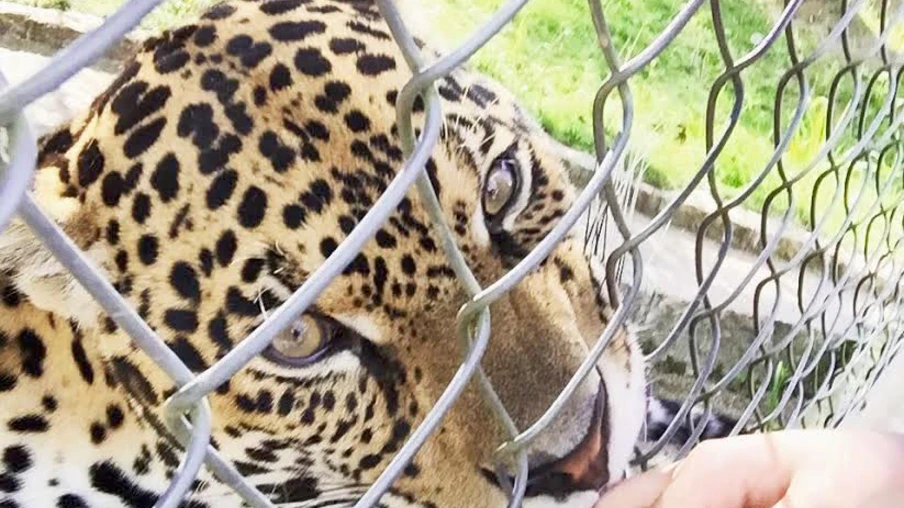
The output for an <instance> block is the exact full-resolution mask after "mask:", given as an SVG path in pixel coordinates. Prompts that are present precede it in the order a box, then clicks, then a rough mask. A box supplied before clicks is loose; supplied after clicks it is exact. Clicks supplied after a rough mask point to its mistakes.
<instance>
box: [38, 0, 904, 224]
mask: <svg viewBox="0 0 904 508" xmlns="http://www.w3.org/2000/svg"><path fill="white" fill-rule="evenodd" d="M26 1H31V2H32V3H34V1H35V0H26ZM213 1H214V0H175V1H169V2H165V3H164V4H163V5H162V6H161V7H160V8H158V9H157V11H155V12H154V13H153V14H152V15H151V16H149V17H148V18H147V19H146V20H145V22H144V23H143V27H145V28H150V29H159V28H165V27H169V26H172V25H174V24H176V23H178V22H182V21H184V20H186V19H187V18H189V17H191V16H193V15H195V14H197V13H198V12H199V10H200V9H201V8H203V7H206V6H207V5H209V4H211V3H213ZM37 2H38V4H43V5H45V6H52V7H57V8H60V7H62V8H70V9H73V10H77V11H83V12H88V13H92V14H96V15H105V14H108V13H110V12H112V11H113V10H114V9H115V8H116V7H118V6H119V5H121V3H122V0H37ZM406 2H412V3H413V4H414V5H417V9H419V12H420V14H421V19H423V20H426V21H427V22H428V23H429V25H430V29H429V34H430V37H429V38H432V41H433V42H436V43H439V44H440V45H443V46H445V47H450V46H451V45H453V44H456V43H458V42H461V41H462V40H463V38H464V37H465V36H466V35H467V34H469V33H471V32H472V31H473V30H474V29H475V28H476V27H477V26H478V25H479V24H480V22H482V21H483V20H485V19H487V18H488V16H489V15H490V13H492V12H493V11H494V10H495V9H497V8H498V7H499V6H500V5H502V3H503V0H434V1H432V2H418V1H417V0H404V1H403V2H401V3H402V5H403V6H405V5H406ZM61 4H62V5H61ZM421 4H423V5H421ZM683 4H684V2H677V1H675V0H604V2H603V8H604V11H605V14H606V17H607V20H608V22H609V25H610V29H611V31H612V36H613V39H614V42H615V47H616V48H617V50H618V51H619V53H620V54H621V58H622V60H623V61H624V60H627V59H628V58H630V57H631V56H633V55H635V54H637V53H638V52H639V51H641V50H642V49H643V48H645V47H646V46H647V45H648V44H649V43H650V42H651V41H652V40H653V38H654V37H656V36H657V35H658V34H659V33H661V31H662V30H663V28H664V27H665V26H666V25H667V24H668V22H669V21H670V20H671V19H672V18H673V17H674V16H675V14H676V13H677V12H678V9H679V8H680V7H681V6H682V5H683ZM833 5H834V4H833ZM780 7H781V2H779V1H778V0H723V1H722V2H721V8H722V19H723V20H724V26H725V30H726V39H727V42H728V45H729V47H730V51H731V53H732V56H733V58H734V59H735V61H737V60H739V59H740V58H741V57H742V56H743V55H744V54H745V53H746V52H748V51H750V50H751V49H752V48H753V47H754V45H755V44H756V42H757V41H758V40H759V39H760V38H762V37H763V36H764V35H765V34H766V33H767V31H768V30H769V28H770V27H771V26H772V24H773V22H774V21H775V19H776V17H777V15H778V13H779V12H780ZM820 16H821V17H820ZM816 17H817V18H820V19H822V22H821V23H820V22H818V21H817V22H815V23H809V24H808V23H807V22H798V23H797V25H796V29H795V42H796V44H797V48H798V54H799V55H806V54H807V53H808V52H809V51H810V50H812V49H813V48H814V47H815V46H816V45H817V44H818V43H819V42H820V40H821V38H822V37H824V36H825V34H826V33H827V31H828V27H829V26H830V24H831V23H832V22H833V21H835V20H837V17H838V15H837V13H833V12H829V13H822V14H820V15H819V16H816ZM801 18H802V19H805V18H803V16H801ZM711 19H712V17H711V14H710V12H709V5H708V3H705V4H704V5H703V7H702V8H701V10H700V12H698V13H697V15H696V16H694V17H693V18H692V20H691V21H690V22H689V24H688V26H687V27H686V28H685V29H684V30H683V32H682V33H681V34H680V35H679V36H678V37H677V38H676V39H675V40H674V41H673V43H671V44H670V45H669V47H668V49H666V50H665V51H664V52H663V53H662V54H661V55H660V56H659V57H658V58H657V59H656V60H654V61H653V62H652V63H651V64H650V65H648V66H647V67H645V68H644V69H643V70H642V71H641V72H640V73H639V75H638V76H636V77H635V78H634V79H632V81H631V90H632V94H633V98H634V112H635V117H634V122H633V126H632V131H631V138H630V139H631V150H632V151H633V153H634V154H639V155H640V156H641V157H642V158H644V159H645V161H646V162H647V163H648V169H647V171H646V173H645V174H644V179H645V180H646V181H647V182H648V183H651V184H653V185H655V186H657V187H660V188H663V189H676V188H681V187H683V186H684V185H685V184H686V183H687V182H688V181H689V180H690V179H691V177H692V176H693V175H694V173H695V172H696V171H697V170H698V168H699V167H700V166H701V165H702V163H703V161H704V158H705V155H706V148H707V147H706V122H705V116H706V103H707V99H708V96H709V94H710V86H711V85H712V83H713V82H714V80H715V79H716V78H717V77H718V76H719V75H720V74H721V73H722V72H723V71H724V69H725V65H724V63H723V61H722V58H721V56H720V53H719V49H718V44H717V40H716V37H715V32H714V29H713V24H712V21H711ZM435 20H438V21H435ZM861 25H862V26H864V27H865V28H864V30H866V31H867V33H869V32H873V33H875V32H877V31H878V27H879V21H878V17H877V15H876V13H875V12H872V11H866V12H864V14H863V15H862V16H861ZM890 41H891V42H892V45H893V46H896V47H904V30H899V31H897V32H895V33H893V34H892V37H890ZM472 63H473V64H474V65H476V67H477V68H478V69H479V70H481V71H483V72H486V73H487V74H489V75H491V76H493V77H495V78H496V79H498V80H499V81H501V82H502V83H503V84H505V85H506V86H507V87H509V88H510V89H511V90H512V91H513V92H514V93H515V94H516V95H517V96H518V97H519V98H520V99H521V100H522V101H523V102H524V104H525V105H526V106H527V107H528V109H530V110H531V111H532V112H533V113H534V114H536V115H537V116H538V117H539V118H540V120H541V122H542V124H543V125H544V127H545V128H546V129H547V130H549V132H550V133H551V134H552V135H553V136H555V137H556V138H558V139H559V140H561V141H563V142H564V143H566V144H568V145H571V146H573V147H576V148H581V149H584V150H591V149H592V146H593V141H592V140H593V137H592V136H593V135H592V123H593V122H592V115H591V109H590V108H591V103H592V100H593V97H594V95H595V93H596V90H597V88H598V87H599V85H600V84H601V83H602V81H603V80H605V79H606V77H607V76H608V70H607V68H606V67H605V66H604V63H603V58H602V55H601V52H600V51H599V49H598V46H597V38H596V32H595V30H594V28H593V24H592V22H591V18H590V15H589V10H588V6H587V2H586V0H532V1H531V2H530V3H528V5H527V7H525V8H524V10H523V11H522V13H521V14H519V16H518V17H516V19H515V20H514V21H513V22H512V23H511V24H510V25H508V26H507V27H506V28H505V29H504V30H503V31H502V33H500V34H499V35H498V36H497V37H496V38H494V39H493V40H492V41H491V42H490V43H489V44H488V45H487V46H486V47H484V48H482V49H481V50H480V51H479V52H478V53H477V54H476V55H475V56H474V58H473V59H472ZM789 67H790V59H789V55H788V49H787V45H786V42H785V40H784V38H782V39H780V40H779V41H778V42H777V43H776V44H775V45H773V47H772V48H771V49H770V50H769V51H768V52H767V53H766V54H765V56H764V57H763V58H762V59H760V60H759V61H758V62H757V63H756V64H755V65H753V66H751V67H750V68H748V69H747V70H745V71H744V72H743V74H742V77H743V81H744V103H743V104H744V105H743V109H742V112H741V115H740V120H739V122H738V125H737V126H736V127H735V129H734V132H733V134H732V136H731V138H730V140H729V142H728V143H727V145H726V146H725V148H724V150H723V151H722V153H721V155H720V156H719V158H718V159H717V161H716V164H715V179H716V181H717V184H718V187H719V189H720V191H721V194H722V195H723V197H724V196H734V195H737V194H738V193H739V192H741V191H742V190H743V189H744V188H745V186H747V185H748V184H749V183H750V182H751V181H752V180H753V179H754V178H756V176H757V175H758V174H759V172H760V171H762V168H763V167H764V166H765V165H766V163H767V161H768V160H769V158H770V157H771V155H772V151H773V118H774V110H775V108H776V106H775V104H774V103H775V97H776V93H777V87H778V84H779V80H780V78H781V76H782V74H783V73H784V72H785V71H786V70H787V69H788V68H789ZM839 69H841V62H840V61H839V59H837V58H829V59H826V60H825V61H824V62H822V63H818V64H817V65H814V66H812V67H810V68H809V69H808V70H807V73H806V75H807V79H808V82H809V86H810V88H811V90H812V97H811V100H810V101H809V103H808V108H807V113H806V115H805V116H804V119H803V121H802V124H801V127H800V128H799V129H798V130H797V134H796V136H795V137H794V138H793V141H792V142H791V145H790V147H789V149H788V152H787V155H786V156H785V157H783V160H782V162H783V164H784V166H783V169H784V171H785V173H786V174H787V175H789V177H790V176H793V175H794V174H796V173H798V172H800V171H801V170H802V169H804V168H805V167H807V166H808V165H809V162H810V161H811V160H812V159H813V157H814V156H815V155H816V154H817V152H818V150H819V148H820V146H821V144H822V141H823V140H824V138H825V130H826V123H827V122H826V111H827V108H828V105H829V104H828V99H827V98H826V97H827V96H828V90H829V87H830V85H831V82H832V79H833V77H834V76H835V74H836V73H837V72H838V71H839ZM797 88H798V87H797V84H796V82H795V81H792V82H790V83H789V86H788V87H787V90H786V93H785V100H784V101H782V104H781V106H780V107H779V109H780V111H781V114H782V116H783V126H787V125H788V122H789V121H790V118H791V116H792V115H793V112H794V106H795V105H796V103H797V99H798V97H797V95H798V92H797ZM886 89H887V80H886V87H885V88H883V87H882V86H878V87H876V91H875V92H874V93H873V94H871V98H870V100H869V101H868V103H869V105H870V107H869V108H868V109H869V110H870V111H875V110H876V108H877V107H878V105H879V104H880V103H881V99H882V96H883V94H884V91H885V90H886ZM852 90H853V86H852V81H851V79H846V80H843V81H842V84H841V85H840V86H839V92H838V93H837V94H836V97H837V98H836V101H835V105H834V106H835V108H836V111H835V113H834V115H833V122H835V121H837V119H838V118H840V111H841V110H842V109H843V107H844V105H845V104H846V103H847V101H848V100H849V99H850V97H851V93H852ZM733 95H734V90H733V88H732V86H731V85H727V86H726V87H725V88H724V89H723V90H722V91H721V93H720V94H719V95H718V100H717V101H716V105H717V106H716V108H715V110H716V112H715V122H714V130H715V132H714V136H715V138H716V139H718V137H719V136H720V134H721V133H722V131H723V130H724V129H725V127H726V125H727V122H728V118H729V110H730V108H731V105H732V102H733V100H734V99H733ZM608 102H609V104H608V105H607V109H606V111H605V115H604V118H605V126H606V130H607V131H608V132H609V133H610V135H611V134H613V133H614V132H616V131H617V130H618V129H619V127H620V125H621V114H622V113H621V104H620V102H619V100H618V97H617V94H614V95H613V97H612V98H611V99H610V100H609V101H608ZM847 134H849V135H848V136H846V139H845V140H844V141H843V144H842V147H844V146H851V145H852V144H853V142H854V141H855V137H856V135H855V133H853V132H850V133H847ZM838 153H840V152H837V151H836V154H838ZM816 169H817V171H811V172H810V175H809V176H807V177H806V178H805V179H804V181H803V182H801V183H800V184H798V185H797V186H796V187H795V189H796V190H795V195H794V204H793V208H794V214H795V216H796V218H797V219H798V221H799V222H800V223H802V224H808V223H809V222H810V221H809V217H810V210H811V199H812V197H813V196H812V194H813V193H812V191H811V190H810V189H811V188H812V186H813V184H814V183H815V181H816V177H817V175H818V174H819V172H821V170H824V169H825V167H824V166H817V168H816ZM857 171H860V170H857ZM855 173H856V171H855ZM858 175H860V176H859V178H863V177H864V175H865V173H863V172H862V171H861V172H860V173H858ZM830 180H831V179H830ZM831 181H832V185H831V186H832V187H833V188H834V180H831ZM853 181H854V182H856V181H858V178H857V177H855V178H854V179H853ZM780 182H781V179H780V177H779V174H778V171H777V169H776V168H773V169H772V170H771V171H770V173H769V174H768V176H767V177H766V179H765V181H764V182H763V184H762V185H760V186H759V187H758V188H757V189H756V190H755V191H753V193H752V194H751V195H750V197H749V198H748V199H747V200H746V201H745V203H744V204H745V206H746V207H748V208H752V209H756V210H759V209H760V208H761V207H762V206H763V204H764V202H766V201H767V199H768V196H769V195H770V193H772V192H773V191H774V189H776V188H777V187H778V185H779V184H780ZM827 188H828V185H827V182H826V183H823V185H822V187H821V189H822V190H821V191H819V192H818V193H817V196H816V199H815V202H814V203H815V205H816V211H817V215H821V214H829V215H830V216H831V218H830V227H829V228H828V230H827V231H826V233H827V234H829V233H831V229H832V228H833V227H837V226H838V225H839V224H841V221H842V220H843V217H844V215H845V213H846V212H845V210H844V207H843V206H839V205H838V204H836V205H834V206H829V201H830V200H829V198H830V196H831V192H827V191H826V189H827ZM865 196H866V197H867V199H870V198H875V196H876V192H875V189H872V190H868V191H867V194H866V195H865ZM895 198H897V196H895ZM788 207H789V202H788V199H787V197H786V195H785V194H784V193H781V194H780V195H779V196H778V197H777V198H776V199H775V200H774V201H773V203H772V204H771V206H770V207H769V213H770V214H771V215H779V214H780V213H782V212H784V211H785V210H787V209H788Z"/></svg>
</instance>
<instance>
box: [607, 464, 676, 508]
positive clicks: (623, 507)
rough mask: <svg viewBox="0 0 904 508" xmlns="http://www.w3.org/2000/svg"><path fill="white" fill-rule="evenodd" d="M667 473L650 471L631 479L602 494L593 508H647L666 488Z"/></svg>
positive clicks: (667, 482)
mask: <svg viewBox="0 0 904 508" xmlns="http://www.w3.org/2000/svg"><path fill="white" fill-rule="evenodd" d="M670 478H671V474H670V473H669V472H668V471H650V472H647V473H644V474H640V475H637V476H634V477H631V478H629V479H627V480H625V481H623V482H621V483H620V484H618V485H617V486H616V487H615V488H613V489H612V490H610V491H608V492H606V493H605V494H603V496H602V498H600V501H599V502H598V503H597V505H596V506H595V507H594V508H649V507H650V506H653V503H655V502H656V499H657V498H658V497H659V496H660V494H662V491H663V490H664V489H665V488H666V487H667V486H668V484H669V480H670Z"/></svg>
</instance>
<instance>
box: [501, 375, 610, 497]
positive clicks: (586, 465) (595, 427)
mask: <svg viewBox="0 0 904 508" xmlns="http://www.w3.org/2000/svg"><path fill="white" fill-rule="evenodd" d="M605 413H606V391H605V385H604V384H603V383H600V389H599V391H598V392H597V396H596V401H595V405H594V409H593V417H592V418H591V420H590V426H589V428H588V429H587V433H586V434H585V435H584V438H583V439H582V440H581V441H580V443H578V445H577V446H575V447H574V448H573V449H572V450H571V451H569V452H568V453H567V454H566V455H565V456H563V457H561V458H559V459H556V460H554V461H552V462H548V463H546V464H543V465H541V466H538V467H535V468H533V469H531V470H530V471H529V473H528V480H527V492H526V496H527V497H534V496H540V495H547V496H552V497H554V498H562V497H564V496H567V495H568V494H571V493H573V492H577V491H587V490H594V491H598V490H600V489H602V488H603V487H604V486H605V485H606V484H607V483H608V482H609V456H608V450H607V448H606V443H605V441H604V439H605V438H606V436H607V435H608V428H607V427H608V419H607V418H606V414H605ZM506 480H507V483H508V485H513V484H514V479H513V478H508V479H506ZM496 481H497V483H498V484H499V485H500V486H502V485H504V484H505V483H506V482H504V481H501V479H499V478H498V477H497V478H496Z"/></svg>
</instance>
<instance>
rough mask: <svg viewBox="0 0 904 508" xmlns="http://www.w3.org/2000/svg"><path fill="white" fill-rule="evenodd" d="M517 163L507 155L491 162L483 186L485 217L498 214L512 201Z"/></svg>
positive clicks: (515, 184) (515, 183)
mask: <svg viewBox="0 0 904 508" xmlns="http://www.w3.org/2000/svg"><path fill="white" fill-rule="evenodd" d="M517 164H518V163H517V162H516V161H515V160H514V159H511V158H509V157H507V156H504V157H500V158H499V159H496V160H495V161H494V162H493V167H492V168H490V172H489V174H488V175H487V179H486V183H485V184H484V187H483V211H484V213H485V214H486V215H487V217H493V216H495V215H498V214H499V213H501V212H502V211H504V210H505V209H506V208H508V206H509V205H510V204H511V202H512V201H513V199H514V197H515V190H516V189H515V187H516V186H517V176H518V173H517V171H518V169H517V168H518V166H517Z"/></svg>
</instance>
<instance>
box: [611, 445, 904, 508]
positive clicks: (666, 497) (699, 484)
mask: <svg viewBox="0 0 904 508" xmlns="http://www.w3.org/2000/svg"><path fill="white" fill-rule="evenodd" d="M901 507H904V435H895V434H883V433H876V432H863V431H840V430H793V431H784V432H776V433H772V434H752V435H746V436H738V437H731V438H725V439H714V440H709V441H705V442H703V443H701V444H700V445H699V446H697V447H696V448H695V449H694V450H693V451H691V453H690V454H688V456H687V458H686V459H684V460H683V461H680V462H678V463H676V464H673V465H671V466H669V467H668V468H665V469H662V470H658V471H656V470H654V471H650V472H647V473H644V474H641V475H638V476H635V477H632V478H629V479H628V480H626V481H624V482H623V483H621V484H620V485H618V486H616V487H615V488H613V489H612V490H611V491H609V492H608V493H606V494H605V495H603V496H602V498H601V499H600V501H599V503H598V504H597V505H596V507H595V508H901Z"/></svg>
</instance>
